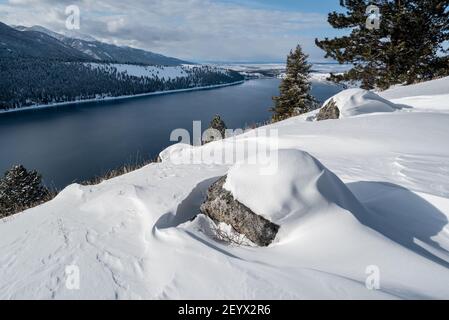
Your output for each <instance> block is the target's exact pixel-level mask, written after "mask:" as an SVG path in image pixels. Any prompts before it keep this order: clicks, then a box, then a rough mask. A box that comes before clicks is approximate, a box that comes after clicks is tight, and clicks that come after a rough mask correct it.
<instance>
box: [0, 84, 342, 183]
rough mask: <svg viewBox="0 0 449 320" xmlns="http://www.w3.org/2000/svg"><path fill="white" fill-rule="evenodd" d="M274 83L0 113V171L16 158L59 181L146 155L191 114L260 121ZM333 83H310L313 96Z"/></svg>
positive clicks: (321, 95) (231, 123) (324, 94)
mask: <svg viewBox="0 0 449 320" xmlns="http://www.w3.org/2000/svg"><path fill="white" fill-rule="evenodd" d="M279 83H280V81H279V80H277V79H268V80H252V81H247V82H245V83H244V84H242V85H238V86H232V87H225V88H220V89H214V90H206V91H195V92H186V93H177V94H170V95H162V96H151V97H143V98H136V99H128V100H118V101H108V102H97V103H86V104H75V105H70V106H63V107H57V108H49V109H41V110H35V111H24V112H17V113H11V114H4V115H0V150H1V151H0V172H1V173H3V172H4V171H5V170H7V169H8V168H10V167H11V166H12V165H14V164H19V163H20V164H23V165H25V166H26V167H27V168H30V169H36V170H38V171H39V172H40V173H42V175H43V176H44V179H45V183H46V184H47V185H51V186H55V187H58V188H62V187H64V186H66V185H68V184H70V183H72V182H80V181H83V180H86V179H89V178H92V177H94V176H97V175H100V174H102V173H104V172H106V171H108V170H110V169H113V168H116V167H119V166H121V165H123V164H125V163H130V162H135V161H136V159H151V158H154V157H155V156H157V155H158V154H159V152H160V151H162V150H163V149H165V148H166V147H168V146H169V145H171V144H172V142H170V133H171V132H172V130H174V129H177V128H184V129H187V130H189V131H191V130H192V122H193V121H197V120H199V121H202V122H203V126H206V125H207V124H209V122H210V120H211V119H212V117H213V116H214V115H216V114H220V115H221V116H222V118H223V119H224V121H225V122H226V124H227V126H228V127H229V128H243V127H245V126H246V125H251V124H254V123H257V122H263V121H266V120H268V119H269V118H270V113H269V111H268V109H269V107H270V106H271V97H272V96H274V95H277V94H278V92H279V91H278V86H279ZM339 90H340V89H339V88H338V87H335V86H330V85H326V84H317V85H315V86H314V94H315V95H316V96H317V98H318V99H320V100H324V99H327V98H328V97H330V96H332V95H334V94H335V93H337V92H338V91H339ZM203 129H205V128H203Z"/></svg>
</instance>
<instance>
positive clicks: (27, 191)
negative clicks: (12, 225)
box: [0, 165, 50, 216]
mask: <svg viewBox="0 0 449 320" xmlns="http://www.w3.org/2000/svg"><path fill="white" fill-rule="evenodd" d="M49 194H50V193H49V191H48V189H47V188H45V187H44V186H42V178H41V175H40V174H38V173H37V172H36V171H27V170H26V169H25V168H24V167H23V166H21V165H18V166H14V167H13V168H12V169H10V170H9V171H7V172H6V173H5V176H4V178H2V179H0V216H2V215H3V216H7V215H10V214H13V213H15V212H16V211H18V210H20V209H24V208H30V207H32V206H34V205H37V204H40V203H42V202H44V201H45V200H46V199H47V198H48V196H49Z"/></svg>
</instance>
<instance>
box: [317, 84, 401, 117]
mask: <svg viewBox="0 0 449 320" xmlns="http://www.w3.org/2000/svg"><path fill="white" fill-rule="evenodd" d="M331 100H333V101H334V102H335V103H336V104H337V107H338V109H339V110H340V119H341V118H347V117H354V116H358V115H362V114H368V113H376V112H394V111H395V110H397V109H398V106H396V105H395V104H394V103H392V102H390V101H388V100H386V99H383V98H381V97H380V96H379V95H377V94H375V93H374V92H371V91H367V90H363V89H348V90H344V91H342V92H340V93H339V94H337V95H335V96H334V97H332V98H330V99H328V100H327V101H326V102H325V103H324V105H326V104H327V103H329V102H330V101H331Z"/></svg>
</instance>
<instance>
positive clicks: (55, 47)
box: [0, 22, 92, 61]
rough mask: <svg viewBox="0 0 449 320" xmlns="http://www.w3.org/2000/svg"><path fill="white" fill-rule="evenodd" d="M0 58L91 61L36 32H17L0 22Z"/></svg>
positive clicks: (65, 45) (67, 46)
mask: <svg viewBox="0 0 449 320" xmlns="http://www.w3.org/2000/svg"><path fill="white" fill-rule="evenodd" d="M0 58H45V59H57V60H65V61H83V60H92V58H91V57H90V56H89V55H86V54H84V53H83V52H81V51H79V50H76V49H74V48H72V47H71V46H69V45H67V44H65V43H64V42H61V41H59V40H58V39H56V38H54V37H52V36H49V35H48V34H45V33H42V32H38V31H18V30H16V29H14V28H11V27H9V26H8V25H6V24H4V23H1V22H0Z"/></svg>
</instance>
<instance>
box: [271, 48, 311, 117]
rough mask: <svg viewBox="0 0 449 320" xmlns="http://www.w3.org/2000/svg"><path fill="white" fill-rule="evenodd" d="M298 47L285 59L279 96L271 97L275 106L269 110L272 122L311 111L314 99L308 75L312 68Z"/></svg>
mask: <svg viewBox="0 0 449 320" xmlns="http://www.w3.org/2000/svg"><path fill="white" fill-rule="evenodd" d="M307 59H308V56H307V55H306V54H305V53H304V52H303V51H302V48H301V46H300V45H298V46H297V47H296V49H295V50H294V51H293V50H292V51H291V52H290V55H289V56H288V58H287V71H286V76H285V78H284V79H283V80H282V83H281V86H280V88H279V89H280V96H278V97H273V101H274V103H275V106H274V107H273V108H272V109H271V111H272V112H273V113H274V114H273V118H272V119H273V121H274V122H277V121H282V120H285V119H287V118H290V117H293V116H296V115H299V114H303V113H307V112H309V111H311V110H312V109H313V106H314V104H315V99H314V98H313V97H312V95H311V94H310V90H311V84H310V80H309V75H310V71H311V68H312V66H311V65H310V64H309V63H308V62H307Z"/></svg>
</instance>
